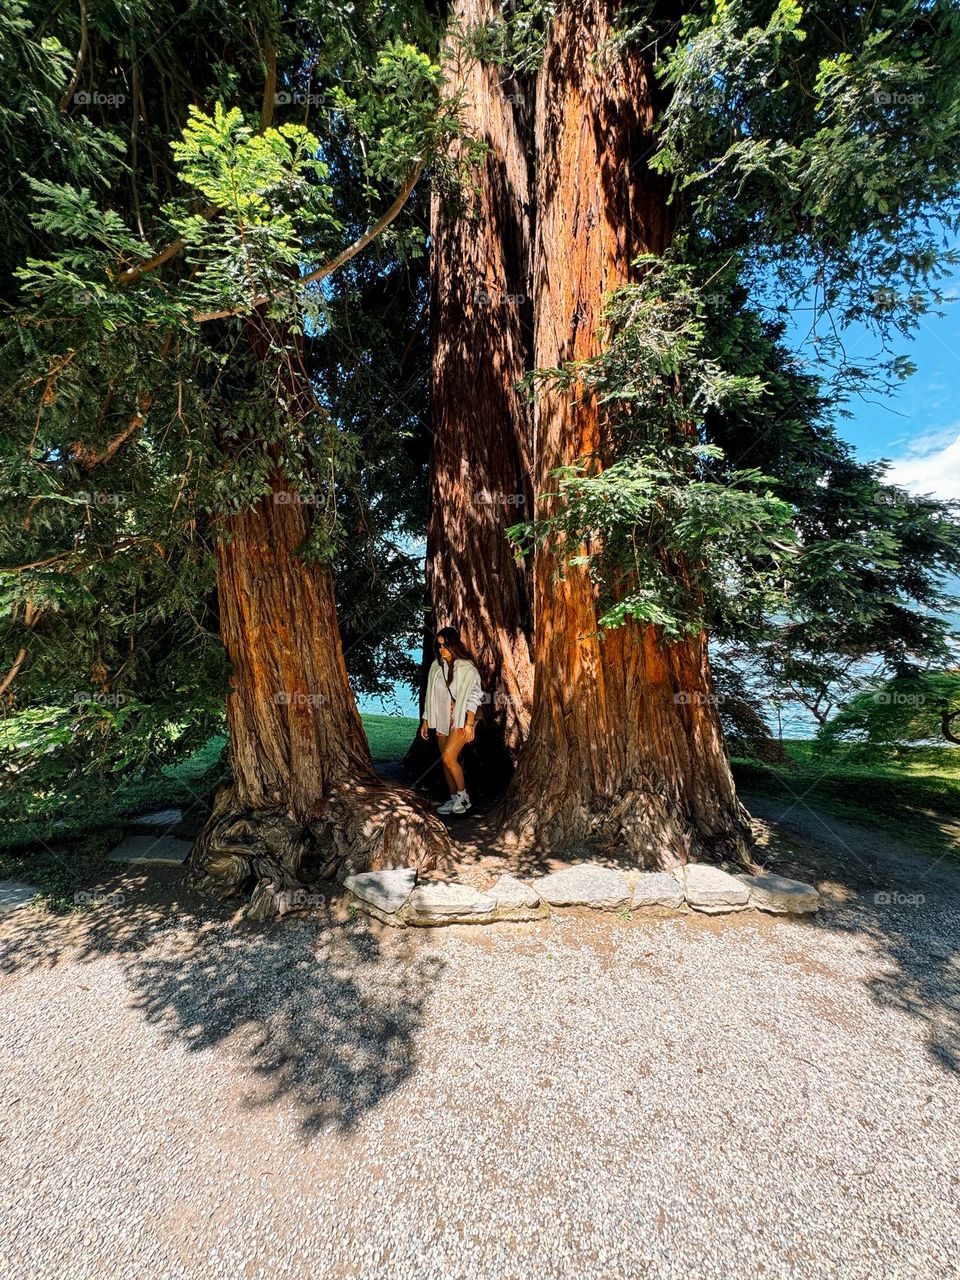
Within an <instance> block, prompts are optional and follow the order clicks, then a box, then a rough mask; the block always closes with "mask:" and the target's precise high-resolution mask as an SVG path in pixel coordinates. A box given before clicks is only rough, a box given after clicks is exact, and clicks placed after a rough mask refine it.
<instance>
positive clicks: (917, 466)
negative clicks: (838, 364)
mask: <svg viewBox="0 0 960 1280" xmlns="http://www.w3.org/2000/svg"><path fill="white" fill-rule="evenodd" d="M945 292H946V294H947V296H948V298H949V299H952V301H947V302H946V303H945V304H944V306H943V308H942V311H943V314H942V315H940V316H936V315H930V316H927V317H925V318H924V319H923V320H921V322H920V328H919V329H918V331H917V334H916V337H915V338H914V339H912V340H910V341H904V342H902V343H901V344H900V345H899V346H898V347H897V348H896V351H897V353H898V354H900V353H902V354H905V355H908V356H909V357H910V359H911V360H912V361H913V363H914V364H915V365H916V366H917V372H916V373H915V374H914V375H913V377H912V378H908V379H907V380H906V382H904V383H902V384H900V386H899V387H898V388H897V390H896V391H895V392H894V393H893V394H892V395H887V396H884V397H882V398H873V399H870V400H853V401H851V403H850V405H849V408H850V410H851V411H852V413H853V415H854V416H853V418H850V419H839V420H838V421H837V429H838V432H839V434H840V435H842V436H843V437H844V438H845V439H847V440H849V441H850V442H851V443H852V444H853V445H854V446H855V448H856V450H857V453H858V455H859V457H860V458H861V459H863V460H864V461H868V460H871V459H874V458H889V459H890V460H891V462H892V463H893V466H892V469H891V472H890V478H891V479H893V480H896V482H897V483H898V484H902V485H904V487H905V488H908V489H912V490H914V491H915V492H917V493H936V494H937V495H938V496H940V497H943V498H958V499H960V306H958V305H957V300H958V299H960V274H958V275H957V276H956V277H955V278H954V279H953V281H952V283H951V284H950V285H948V287H947V288H946V290H945ZM875 343H876V340H875V338H873V337H872V336H871V335H868V334H866V333H865V332H862V331H861V332H853V333H852V334H851V341H850V343H849V345H848V352H849V353H850V354H854V353H856V354H863V355H867V354H870V353H872V352H873V351H874V350H875Z"/></svg>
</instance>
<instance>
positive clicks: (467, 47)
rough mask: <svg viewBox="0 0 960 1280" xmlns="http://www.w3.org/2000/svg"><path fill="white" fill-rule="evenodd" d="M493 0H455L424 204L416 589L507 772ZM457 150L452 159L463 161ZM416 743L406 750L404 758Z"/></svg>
mask: <svg viewBox="0 0 960 1280" xmlns="http://www.w3.org/2000/svg"><path fill="white" fill-rule="evenodd" d="M500 20H501V19H500V11H499V5H498V4H497V3H496V2H495V0H457V3H456V4H455V5H454V6H453V7H452V10H451V14H450V22H449V29H448V34H447V39H446V46H445V51H446V58H445V63H444V95H445V98H446V100H447V101H448V102H449V103H450V105H451V108H452V109H453V110H455V111H456V112H457V115H458V118H459V120H460V123H461V127H462V129H463V137H461V138H458V139H457V140H456V141H455V143H454V145H453V148H452V151H451V154H450V156H449V157H448V159H449V160H450V161H452V162H453V163H454V165H455V173H456V175H457V176H458V177H459V179H460V180H459V181H458V182H455V183H453V182H449V181H448V182H446V183H443V182H439V181H438V182H436V183H435V184H434V187H435V189H434V196H433V203H432V208H431V219H430V222H431V238H432V244H431V351H432V362H431V414H430V428H431V434H432V440H433V448H432V453H431V462H430V515H429V524H428V529H427V565H426V587H427V595H428V598H429V601H430V615H429V618H428V628H427V633H426V642H425V646H424V649H425V653H424V658H425V661H424V667H425V669H426V667H427V666H428V665H429V662H430V661H432V659H433V635H434V633H435V632H436V631H437V629H438V628H439V627H441V626H448V625H450V624H453V625H456V626H457V627H458V628H459V630H460V634H461V635H462V636H463V638H464V640H465V642H466V644H467V646H468V648H469V649H470V650H471V652H472V653H473V654H474V656H475V657H476V659H477V662H478V663H479V666H480V669H481V672H482V674H483V678H484V682H485V688H486V691H487V693H488V696H489V701H488V703H487V707H486V710H485V712H484V714H483V715H482V716H481V717H480V720H479V722H478V735H477V743H476V747H475V751H476V753H477V754H478V756H479V764H480V767H481V768H482V769H483V770H484V772H485V773H487V774H488V775H489V774H494V775H500V776H503V775H507V776H509V772H510V770H511V765H512V760H513V759H514V758H515V756H516V753H517V752H518V751H519V749H520V746H521V744H522V743H523V741H524V739H525V738H526V735H527V731H528V728H529V723H530V706H531V701H532V697H533V655H532V649H531V644H532V630H533V615H532V583H531V581H530V573H529V565H528V564H525V563H518V561H517V558H516V556H515V555H514V553H513V549H512V548H511V546H510V543H509V541H508V539H507V536H506V531H507V529H508V528H509V527H510V526H511V525H513V524H516V523H517V522H518V521H519V520H521V519H524V518H527V517H529V515H530V514H532V511H531V448H532V421H531V412H530V405H529V398H528V397H527V396H526V394H525V393H524V389H523V387H522V380H523V378H524V376H525V375H526V374H527V372H528V371H529V369H530V368H531V358H532V350H533V307H532V283H531V270H532V243H531V235H532V200H533V193H532V191H531V189H530V188H531V175H532V155H533V153H532V137H533V134H532V121H533V77H532V76H531V75H530V74H529V73H526V72H524V71H523V70H520V69H517V68H509V67H504V66H502V65H500V64H499V63H497V62H492V61H490V60H489V59H487V58H485V57H484V56H482V54H483V47H482V44H481V47H480V49H479V50H478V48H477V44H478V42H479V41H480V40H481V38H482V36H483V34H484V33H485V32H488V31H490V30H492V29H496V25H497V23H498V22H499V21H500ZM464 162H467V163H466V164H465V163H464ZM424 755H425V752H423V751H422V750H421V751H418V752H417V757H418V758H419V757H422V756H424Z"/></svg>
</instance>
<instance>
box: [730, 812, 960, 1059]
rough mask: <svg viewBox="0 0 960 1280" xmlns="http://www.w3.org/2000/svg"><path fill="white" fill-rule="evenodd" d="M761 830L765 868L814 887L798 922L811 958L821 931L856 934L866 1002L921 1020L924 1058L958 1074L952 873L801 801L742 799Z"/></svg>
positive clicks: (958, 929) (959, 939)
mask: <svg viewBox="0 0 960 1280" xmlns="http://www.w3.org/2000/svg"><path fill="white" fill-rule="evenodd" d="M746 803H747V804H748V807H749V808H750V810H751V812H752V813H753V814H754V815H755V817H756V818H758V819H760V821H761V824H762V827H763V834H762V844H761V848H760V850H759V854H760V860H761V861H762V862H763V863H764V864H765V866H766V868H767V869H768V870H771V871H776V872H778V873H780V874H782V875H787V876H793V877H795V878H797V879H801V880H807V881H811V882H813V883H815V884H816V885H817V887H818V888H819V889H820V892H821V895H822V897H823V900H824V906H823V909H822V910H821V911H820V912H819V913H818V914H817V915H816V916H814V917H810V918H808V919H806V920H805V921H804V922H803V923H804V937H805V940H806V942H807V944H808V947H809V948H810V951H811V956H812V958H813V959H816V943H815V937H816V935H817V934H818V933H822V932H838V933H842V934H848V935H856V936H858V937H860V938H862V939H864V940H865V941H866V942H867V943H868V944H869V945H870V946H871V948H872V951H873V953H874V957H875V963H873V964H871V972H870V974H869V976H868V978H867V979H866V983H865V985H866V987H867V990H868V991H869V992H870V994H871V996H872V997H873V999H874V1000H875V1001H876V1002H877V1003H878V1004H879V1005H882V1006H885V1007H886V1008H889V1009H892V1010H895V1011H897V1012H900V1013H904V1014H907V1015H908V1016H909V1017H911V1018H913V1019H915V1020H916V1021H917V1022H919V1023H921V1024H922V1026H923V1028H924V1033H925V1036H926V1042H927V1048H928V1051H929V1053H930V1054H931V1056H932V1057H933V1059H934V1061H936V1062H937V1063H938V1064H939V1065H940V1066H942V1067H944V1068H945V1069H946V1070H948V1071H950V1072H951V1073H952V1074H954V1075H960V874H958V869H957V866H956V864H955V863H951V861H950V859H949V858H947V859H945V858H944V857H943V856H940V857H936V856H930V855H928V854H925V853H923V852H922V851H921V850H919V849H916V848H914V847H912V846H910V845H905V844H903V842H901V841H900V840H898V839H896V838H894V837H891V836H888V835H886V834H885V833H883V832H882V831H878V830H876V831H875V830H873V829H871V828H868V827H862V826H859V825H858V824H856V823H852V822H848V821H846V820H844V819H840V818H836V817H834V816H832V815H830V814H825V813H823V812H822V811H820V810H819V809H813V808H810V807H809V806H807V805H805V804H804V803H803V802H802V801H801V802H797V801H791V802H787V803H784V802H782V801H778V800H773V799H771V798H770V797H768V796H762V797H761V796H750V797H749V799H747V800H746Z"/></svg>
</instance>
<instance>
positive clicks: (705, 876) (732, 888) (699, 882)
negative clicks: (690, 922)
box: [679, 862, 750, 915]
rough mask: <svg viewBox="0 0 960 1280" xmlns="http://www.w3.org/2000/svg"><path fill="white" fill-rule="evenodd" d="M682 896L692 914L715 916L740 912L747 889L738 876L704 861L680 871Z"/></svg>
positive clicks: (747, 892)
mask: <svg viewBox="0 0 960 1280" xmlns="http://www.w3.org/2000/svg"><path fill="white" fill-rule="evenodd" d="M679 875H680V876H681V877H682V881H681V883H682V885H683V896H684V897H685V898H686V900H687V902H689V904H690V906H691V907H693V909H694V910H695V911H705V912H706V913H707V914H708V915H715V914H717V913H719V912H724V911H743V909H744V908H745V907H746V905H747V902H748V900H749V898H750V890H749V889H748V888H747V886H746V885H745V884H743V883H742V882H741V881H740V880H739V879H738V878H737V876H731V875H729V874H728V873H727V872H726V871H721V870H720V868H719V867H714V866H711V865H710V864H709V863H707V862H691V863H689V864H688V865H687V866H685V867H681V868H680V869H679Z"/></svg>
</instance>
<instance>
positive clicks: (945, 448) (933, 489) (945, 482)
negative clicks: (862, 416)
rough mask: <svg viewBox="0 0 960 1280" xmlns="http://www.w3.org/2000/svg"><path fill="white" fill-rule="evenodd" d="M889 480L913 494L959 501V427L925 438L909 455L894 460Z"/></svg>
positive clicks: (888, 474)
mask: <svg viewBox="0 0 960 1280" xmlns="http://www.w3.org/2000/svg"><path fill="white" fill-rule="evenodd" d="M886 479H887V480H889V481H890V482H891V483H892V484H899V485H902V487H903V488H904V489H909V490H910V492H911V493H931V494H933V495H934V496H935V497H937V498H955V499H958V500H960V423H958V424H956V425H955V426H953V427H951V428H949V430H947V431H941V432H937V433H936V434H930V435H925V436H922V437H921V438H920V439H919V440H917V441H915V443H914V444H913V446H912V447H911V448H910V450H909V451H908V452H907V453H906V454H904V455H902V456H901V457H899V458H893V459H891V462H890V469H889V471H888V472H887V475H886Z"/></svg>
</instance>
